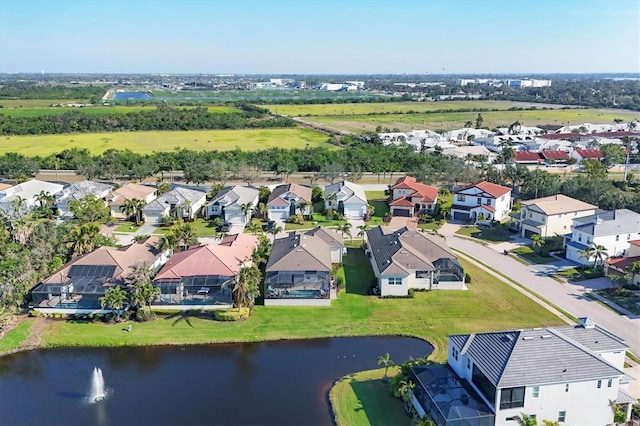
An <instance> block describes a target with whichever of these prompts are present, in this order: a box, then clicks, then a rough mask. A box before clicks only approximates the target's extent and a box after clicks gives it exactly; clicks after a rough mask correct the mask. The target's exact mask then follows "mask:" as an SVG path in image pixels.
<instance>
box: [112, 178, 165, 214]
mask: <svg viewBox="0 0 640 426" xmlns="http://www.w3.org/2000/svg"><path fill="white" fill-rule="evenodd" d="M157 192H158V189H157V188H155V187H153V186H148V185H140V184H138V183H127V184H125V185H122V186H121V187H120V188H118V189H114V190H113V191H111V193H110V194H108V195H107V202H108V203H109V208H110V209H111V216H113V217H117V218H124V217H125V214H124V213H123V212H122V206H123V204H124V203H125V202H127V201H131V200H140V201H144V202H145V203H146V204H149V203H150V202H151V201H153V199H154V198H156V194H157Z"/></svg>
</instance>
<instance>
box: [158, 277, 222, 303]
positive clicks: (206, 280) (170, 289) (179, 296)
mask: <svg viewBox="0 0 640 426" xmlns="http://www.w3.org/2000/svg"><path fill="white" fill-rule="evenodd" d="M153 285H154V287H158V288H159V289H160V295H159V296H158V297H157V298H156V300H155V301H154V302H153V304H154V305H231V304H233V300H232V290H233V285H234V281H233V277H229V276H224V275H195V276H188V277H182V279H179V280H158V281H154V282H153Z"/></svg>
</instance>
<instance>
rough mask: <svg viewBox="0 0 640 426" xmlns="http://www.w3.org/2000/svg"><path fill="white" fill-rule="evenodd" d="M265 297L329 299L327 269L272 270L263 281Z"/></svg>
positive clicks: (329, 285)
mask: <svg viewBox="0 0 640 426" xmlns="http://www.w3.org/2000/svg"><path fill="white" fill-rule="evenodd" d="M264 288H265V292H264V298H265V299H329V297H330V294H329V291H330V288H331V273H330V272H328V271H273V272H267V275H266V277H265V281H264Z"/></svg>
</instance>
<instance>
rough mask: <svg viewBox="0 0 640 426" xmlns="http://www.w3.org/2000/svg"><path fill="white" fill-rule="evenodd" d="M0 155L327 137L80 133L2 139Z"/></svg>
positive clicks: (312, 143) (288, 132)
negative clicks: (73, 149)
mask: <svg viewBox="0 0 640 426" xmlns="http://www.w3.org/2000/svg"><path fill="white" fill-rule="evenodd" d="M1 140H2V142H1V143H0V154H4V153H6V152H17V153H20V154H23V155H26V156H36V155H38V156H46V155H50V154H55V153H58V152H61V151H63V150H65V149H70V148H74V147H82V148H86V149H88V150H89V151H90V152H91V153H92V154H100V153H102V152H104V151H106V150H107V149H112V148H113V149H121V150H122V149H131V150H133V151H135V152H138V153H141V154H150V153H153V152H162V151H173V149H174V148H175V147H181V148H185V149H193V150H198V151H200V150H207V151H213V150H219V151H230V150H233V149H235V148H239V149H241V150H243V151H257V150H261V149H267V148H271V147H279V148H304V147H305V146H307V145H308V146H309V147H317V146H324V147H328V148H330V149H337V147H336V146H335V145H331V144H329V143H327V136H326V135H324V134H322V133H318V132H315V131H313V130H310V129H305V128H293V129H252V130H193V131H186V132H170V131H156V132H120V133H77V134H67V135H38V136H2V138H1Z"/></svg>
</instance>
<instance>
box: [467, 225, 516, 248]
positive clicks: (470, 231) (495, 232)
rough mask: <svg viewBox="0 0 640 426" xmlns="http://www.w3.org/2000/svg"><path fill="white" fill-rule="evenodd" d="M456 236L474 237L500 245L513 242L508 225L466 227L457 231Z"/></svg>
mask: <svg viewBox="0 0 640 426" xmlns="http://www.w3.org/2000/svg"><path fill="white" fill-rule="evenodd" d="M456 234H458V235H463V236H466V237H473V238H477V239H479V240H484V241H486V242H490V243H498V242H504V241H509V240H511V236H512V234H511V233H510V232H509V231H508V230H507V227H506V225H504V224H498V225H495V226H492V227H490V228H487V227H481V228H480V227H477V226H464V227H462V228H460V229H459V230H458V231H456Z"/></svg>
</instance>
